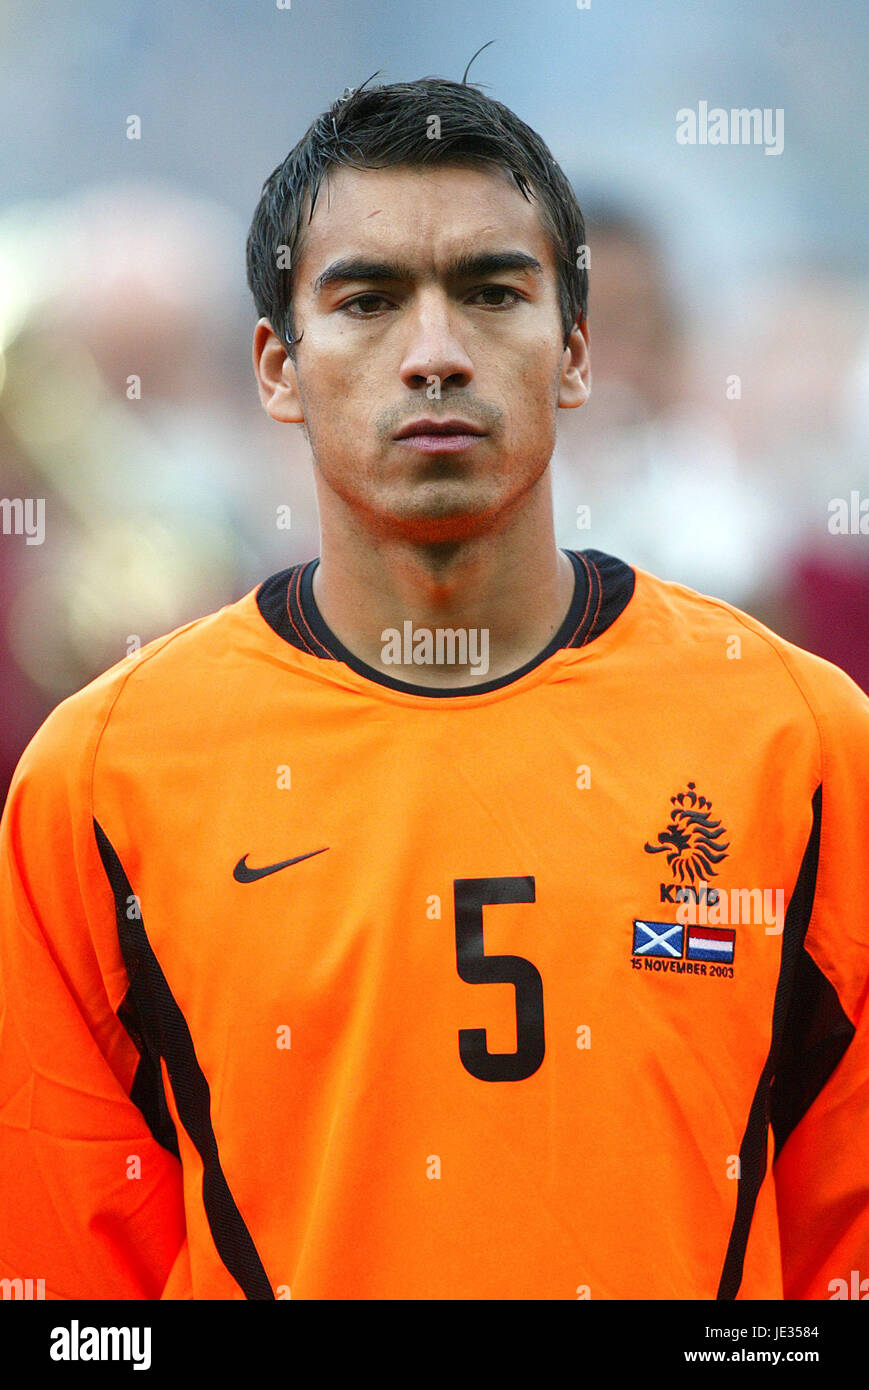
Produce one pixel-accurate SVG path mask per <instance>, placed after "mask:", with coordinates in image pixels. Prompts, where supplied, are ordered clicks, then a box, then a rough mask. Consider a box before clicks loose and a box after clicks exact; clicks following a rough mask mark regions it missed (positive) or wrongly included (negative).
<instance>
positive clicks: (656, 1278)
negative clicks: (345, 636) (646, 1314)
mask: <svg viewBox="0 0 869 1390" xmlns="http://www.w3.org/2000/svg"><path fill="white" fill-rule="evenodd" d="M571 558H572V560H573V563H574V567H575V571H576V594H575V598H574V602H573V605H572V607H571V610H570V612H569V613H568V615H567V618H566V619H565V622H564V623H563V624H562V626H561V628H560V630H559V631H558V632H557V633H556V634H555V636H554V637H553V639H552V641H551V642H550V643H549V645H548V646H547V648H546V649H545V650H544V651H543V652H541V653H540V654H539V656H538V657H537V658H536V659H535V660H534V661H532V662H529V663H528V664H527V666H525V667H523V668H522V669H521V670H520V671H518V672H514V673H513V674H512V675H511V676H508V677H505V678H503V679H500V680H488V681H484V683H483V684H481V685H478V686H477V687H473V688H465V689H464V690H463V689H451V690H449V691H447V690H433V689H431V688H428V687H421V686H414V685H412V684H410V683H408V682H406V681H401V680H396V679H393V678H392V677H391V676H390V674H389V669H388V668H387V667H384V668H383V669H382V670H374V669H372V668H369V667H367V666H365V665H364V664H363V663H361V662H360V661H358V660H357V659H356V658H355V657H354V656H352V654H351V653H349V652H348V651H346V649H345V648H344V647H343V646H342V645H341V644H340V643H339V642H338V641H337V639H336V638H335V637H334V635H333V634H331V633H330V631H329V630H328V628H327V627H326V625H325V623H324V622H323V619H322V617H321V616H320V615H319V613H318V611H317V609H316V604H315V603H314V599H313V592H312V584H311V578H312V574H313V571H314V568H315V565H316V563H317V562H316V561H310V562H308V563H307V564H302V565H297V566H294V567H293V568H292V569H290V570H287V571H284V572H282V573H281V574H279V575H275V576H273V577H272V578H271V579H269V580H267V581H266V582H265V583H264V584H263V585H261V586H259V588H258V589H256V590H252V591H251V592H250V593H248V594H247V595H246V596H245V597H244V598H242V599H241V600H240V601H239V602H237V603H233V604H230V605H228V606H227V607H225V608H222V609H221V610H220V611H219V612H217V613H215V614H212V615H210V616H208V617H205V618H202V619H200V620H197V621H195V622H192V623H189V624H187V625H186V626H184V627H182V628H179V629H178V630H177V631H176V632H173V633H171V634H170V635H168V636H166V637H163V638H161V639H159V640H157V641H155V642H152V643H151V644H150V645H148V646H147V647H145V648H144V649H143V650H142V651H141V652H139V653H137V654H134V655H132V656H130V657H128V658H126V659H125V660H123V661H121V662H120V663H119V664H118V665H116V666H114V667H113V668H112V669H111V670H109V671H107V672H106V673H105V674H104V675H102V676H100V677H99V678H98V679H97V680H95V681H93V682H92V683H91V684H89V685H88V686H86V687H85V688H84V689H83V690H81V691H79V692H78V693H77V694H75V695H73V696H72V697H71V698H69V699H67V700H65V701H64V702H63V703H62V704H60V705H59V706H58V708H57V709H56V710H55V711H54V712H53V714H52V715H51V716H50V717H49V719H48V720H47V721H46V722H45V724H44V725H43V726H42V728H41V729H40V730H39V732H38V733H37V734H36V736H35V738H34V739H33V740H32V742H31V743H30V745H29V746H28V748H27V749H26V751H25V753H24V755H23V757H22V759H21V762H20V764H19V767H18V770H17V772H16V775H15V779H14V781H13V784H12V787H11V790H10V794H9V797H8V800H7V804H6V807H5V811H4V814H3V820H2V867H0V986H2V997H0V1002H2V1012H0V1019H2V1031H0V1278H22V1279H24V1278H32V1279H34V1280H35V1279H39V1278H42V1279H44V1280H45V1288H46V1295H47V1296H48V1297H50V1298H76V1299H78V1298H82V1299H109V1298H121V1299H160V1298H165V1299H245V1298H247V1299H280V1298H286V1297H292V1298H301V1299H306V1298H319V1299H380V1298H386V1299H391V1298H416V1299H576V1298H578V1297H579V1298H585V1297H590V1298H592V1299H633V1298H641V1299H671V1298H674V1299H716V1298H721V1299H732V1298H740V1299H741V1298H750V1299H756V1298H757V1299H780V1298H782V1297H786V1298H810V1299H828V1298H830V1297H831V1296H832V1294H833V1292H834V1281H836V1280H839V1279H842V1280H845V1281H848V1280H849V1279H851V1275H852V1271H855V1270H856V1271H858V1273H859V1275H860V1277H861V1278H869V1134H867V1112H869V1100H867V1097H869V1037H867V984H869V907H867V902H869V882H867V879H869V875H867V859H869V849H867V842H869V828H867V827H869V701H867V699H866V697H865V696H864V695H863V694H862V693H861V692H860V691H859V690H858V688H857V687H856V686H855V685H854V683H853V682H852V681H850V680H849V679H848V677H847V676H845V675H844V674H843V673H842V672H841V671H839V670H838V669H837V668H835V667H833V666H831V665H829V664H828V663H826V662H824V661H822V660H820V659H819V658H816V657H814V656H811V655H809V654H808V653H806V652H804V651H801V650H799V649H798V648H796V647H794V646H792V645H790V644H789V643H788V642H786V641H784V640H783V639H781V638H779V637H777V636H776V635H774V634H773V633H771V632H770V631H769V630H768V629H766V628H765V627H763V626H762V625H761V624H760V623H758V622H756V621H755V620H753V619H752V618H750V617H747V616H746V615H745V614H743V613H740V612H739V611H738V610H736V609H734V608H733V607H731V606H729V605H728V604H726V603H723V602H719V601H717V600H714V599H710V598H706V597H703V596H701V595H699V594H696V593H694V592H693V591H691V590H689V589H686V588H682V587H680V586H678V585H675V584H670V583H666V582H664V581H662V580H660V579H657V578H655V577H654V576H652V575H650V574H648V573H645V572H643V571H641V570H636V571H635V570H633V569H631V568H630V567H629V566H627V565H625V564H623V563H622V562H621V561H619V560H616V559H613V558H612V557H609V556H605V555H602V554H601V553H600V552H596V551H587V552H583V553H582V554H580V553H575V552H571ZM866 1288H867V1289H869V1284H867V1285H866Z"/></svg>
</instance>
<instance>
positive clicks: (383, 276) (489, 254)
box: [314, 251, 543, 294]
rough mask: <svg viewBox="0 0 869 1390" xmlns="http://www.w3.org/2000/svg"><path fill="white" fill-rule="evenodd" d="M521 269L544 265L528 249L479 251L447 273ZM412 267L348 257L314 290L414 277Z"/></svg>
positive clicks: (469, 275) (462, 275)
mask: <svg viewBox="0 0 869 1390" xmlns="http://www.w3.org/2000/svg"><path fill="white" fill-rule="evenodd" d="M505 270H519V271H532V272H533V273H534V274H536V275H542V274H543V266H542V265H541V264H540V262H539V261H538V260H537V258H536V257H535V256H530V255H529V254H528V252H527V251H479V252H475V253H467V254H465V255H462V256H457V257H456V259H455V260H454V261H452V262H451V263H450V265H449V266H448V267H447V275H448V277H449V278H451V279H455V280H471V279H473V278H474V277H475V276H478V275H494V274H497V273H498V272H499V271H505ZM413 278H414V273H413V270H412V268H411V267H410V266H407V265H403V264H401V263H399V262H397V261H369V260H364V259H362V258H360V257H354V256H345V257H344V258H343V259H341V260H337V261H333V262H332V264H331V265H329V266H327V267H326V269H325V270H324V271H323V272H322V274H320V275H318V276H317V278H316V280H315V281H314V293H315V294H319V293H320V290H323V289H325V288H326V287H327V286H328V285H336V284H342V283H344V282H345V281H348V280H375V281H376V280H392V281H395V280H412V279H413Z"/></svg>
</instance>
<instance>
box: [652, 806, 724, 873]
mask: <svg viewBox="0 0 869 1390" xmlns="http://www.w3.org/2000/svg"><path fill="white" fill-rule="evenodd" d="M670 803H671V805H672V807H673V810H672V811H671V813H670V824H669V825H668V826H667V829H666V830H661V831H659V833H658V844H656V845H650V844H649V843H648V841H647V842H646V844H645V846H644V848H645V850H646V853H647V854H666V855H667V863H668V864H669V866H670V868H671V870H672V872H673V877H674V878H678V880H679V882H680V883H686V882H688V883H692V884H693V882H694V880H695V879H697V880H698V881H700V882H704V883H708V882H709V880H710V879H711V878H714V877H715V875H716V874H717V872H718V870H717V869H716V868H714V865H716V864H720V863H721V861H722V859H726V858H727V851H728V849H729V848H730V845H729V844H721V837H722V836H723V835H726V834H727V831H726V830H725V828H724V826H723V825H722V824H721V821H720V820H713V819H712V802H711V801H708V800H707V799H706V797H705V796H698V794H697V792H696V791H695V789H694V783H693V782H689V783H688V790H687V791H685V792H679V793H678V795H676V796H671V797H670Z"/></svg>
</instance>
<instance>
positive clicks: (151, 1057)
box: [115, 904, 181, 1158]
mask: <svg viewBox="0 0 869 1390" xmlns="http://www.w3.org/2000/svg"><path fill="white" fill-rule="evenodd" d="M115 911H116V912H117V904H116V908H115ZM118 1019H119V1021H120V1022H121V1023H122V1024H123V1025H124V1027H125V1028H126V1030H127V1032H128V1033H129V1035H130V1037H131V1038H132V1040H133V1042H134V1043H135V1045H136V1048H137V1050H138V1053H139V1065H138V1066H137V1068H136V1075H135V1076H134V1077H133V1084H132V1086H131V1088H130V1100H131V1101H132V1102H133V1104H134V1105H135V1106H137V1107H138V1108H139V1110H141V1112H142V1114H143V1115H144V1117H145V1121H146V1123H147V1125H148V1128H149V1129H150V1131H151V1133H152V1134H153V1136H154V1138H155V1139H156V1140H157V1143H158V1144H162V1146H163V1148H164V1149H168V1150H169V1152H170V1153H172V1154H174V1155H175V1157H176V1158H180V1157H181V1155H180V1153H179V1151H178V1135H177V1133H176V1132H175V1122H174V1120H173V1119H172V1116H171V1114H170V1113H169V1106H168V1105H167V1103H166V1092H165V1090H164V1088H163V1073H162V1072H161V1070H160V1056H159V1054H158V1053H157V1052H156V1050H155V1049H154V1047H153V1045H152V1043H151V1041H150V1039H149V1038H147V1037H146V1036H145V1033H144V1030H143V1028H142V1022H141V1019H140V1018H139V1015H138V1013H137V1011H136V1000H135V997H134V995H133V987H132V985H131V986H130V988H129V989H128V990H127V992H126V994H125V995H124V997H123V999H122V1000H121V1004H120V1007H119V1009H118Z"/></svg>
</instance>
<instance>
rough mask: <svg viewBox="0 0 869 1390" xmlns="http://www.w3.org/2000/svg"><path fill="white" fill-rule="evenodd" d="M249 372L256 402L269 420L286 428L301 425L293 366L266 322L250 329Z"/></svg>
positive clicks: (281, 344)
mask: <svg viewBox="0 0 869 1390" xmlns="http://www.w3.org/2000/svg"><path fill="white" fill-rule="evenodd" d="M253 370H254V375H255V376H256V379H257V386H258V387H259V398H260V400H261V401H262V403H263V408H264V409H265V410H266V411H267V412H268V414H269V415H271V417H272V419H273V420H280V421H281V422H282V423H283V424H286V425H301V424H304V421H305V416H304V412H303V410H302V400H301V397H300V395H299V383H298V379H297V377H296V366H295V363H294V362H293V360H292V358H291V357H290V356H289V355H288V353H287V350H286V348H285V347H284V345H283V343H282V342H281V340H280V338H279V337H278V335H277V334H276V333H275V331H274V329H273V328H272V326H271V324H270V323H269V321H268V319H260V320H259V322H258V323H257V326H256V328H255V329H254V333H253Z"/></svg>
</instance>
